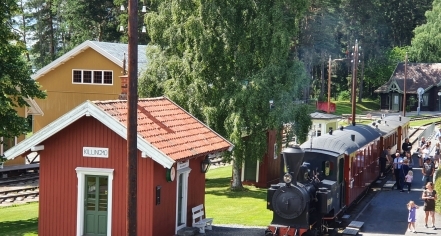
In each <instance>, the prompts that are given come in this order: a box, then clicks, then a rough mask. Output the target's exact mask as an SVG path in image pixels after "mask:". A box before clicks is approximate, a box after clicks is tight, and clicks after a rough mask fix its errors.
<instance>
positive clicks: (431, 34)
mask: <svg viewBox="0 0 441 236" xmlns="http://www.w3.org/2000/svg"><path fill="white" fill-rule="evenodd" d="M440 14H441V0H434V1H433V8H432V10H431V11H427V12H426V18H427V23H426V24H423V25H421V26H418V27H416V28H415V31H414V32H415V37H414V38H413V39H412V46H411V48H410V53H409V57H410V58H411V60H412V61H417V62H439V61H440V60H441V40H440V39H441V28H440V27H439V25H440V23H441V19H440V18H439V16H440Z"/></svg>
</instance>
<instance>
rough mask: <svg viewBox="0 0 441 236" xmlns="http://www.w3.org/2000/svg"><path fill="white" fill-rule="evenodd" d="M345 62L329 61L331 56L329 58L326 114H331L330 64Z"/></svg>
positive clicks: (341, 59)
mask: <svg viewBox="0 0 441 236" xmlns="http://www.w3.org/2000/svg"><path fill="white" fill-rule="evenodd" d="M343 60H346V59H345V58H338V59H334V60H331V56H329V63H328V114H329V113H330V112H331V74H332V67H331V63H332V62H333V61H343Z"/></svg>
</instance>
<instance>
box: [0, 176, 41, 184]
mask: <svg viewBox="0 0 441 236" xmlns="http://www.w3.org/2000/svg"><path fill="white" fill-rule="evenodd" d="M38 179H39V175H38V173H30V174H26V175H21V176H16V177H9V178H0V187H1V186H9V185H14V184H19V183H28V182H36V181H38Z"/></svg>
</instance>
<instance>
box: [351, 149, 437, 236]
mask: <svg viewBox="0 0 441 236" xmlns="http://www.w3.org/2000/svg"><path fill="white" fill-rule="evenodd" d="M432 143H436V142H434V140H432ZM413 161H414V163H418V159H417V158H415V157H414V158H413ZM413 173H414V180H413V183H412V189H411V192H410V193H407V192H404V193H401V192H399V191H398V190H396V189H394V190H389V191H388V190H383V191H381V192H379V193H378V194H377V195H376V196H375V197H374V198H373V199H372V200H371V202H370V203H368V205H367V206H366V207H365V210H364V211H363V212H361V213H360V214H359V215H358V216H357V217H356V220H357V221H362V222H365V224H364V226H363V228H362V232H360V233H359V235H364V236H377V235H415V234H416V235H418V234H420V235H421V234H424V235H441V215H440V214H436V216H435V219H436V221H435V226H436V227H438V229H437V230H434V229H432V228H429V229H426V227H425V226H424V225H425V223H424V218H425V213H424V211H423V205H424V201H423V200H422V199H421V196H422V192H423V190H424V189H423V186H424V183H423V181H422V176H423V175H422V171H421V168H419V167H418V166H416V167H414V168H413ZM388 178H390V180H393V177H392V175H389V176H388ZM438 197H441V193H438ZM410 200H412V201H414V202H415V203H416V204H417V205H418V206H420V208H419V209H418V210H417V214H416V224H415V226H416V231H417V232H416V233H412V232H408V231H407V217H408V210H407V207H406V204H407V203H408V202H409V201H410ZM430 222H431V219H430V218H429V226H431V225H432V224H431V223H430Z"/></svg>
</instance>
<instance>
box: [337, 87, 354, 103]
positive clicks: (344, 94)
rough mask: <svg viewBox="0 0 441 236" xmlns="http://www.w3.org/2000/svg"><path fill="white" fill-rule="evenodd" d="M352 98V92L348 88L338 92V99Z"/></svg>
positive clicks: (346, 99) (347, 99)
mask: <svg viewBox="0 0 441 236" xmlns="http://www.w3.org/2000/svg"><path fill="white" fill-rule="evenodd" d="M350 98H351V93H349V91H348V90H345V91H341V92H340V93H339V94H338V100H339V101H349V99H350Z"/></svg>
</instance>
